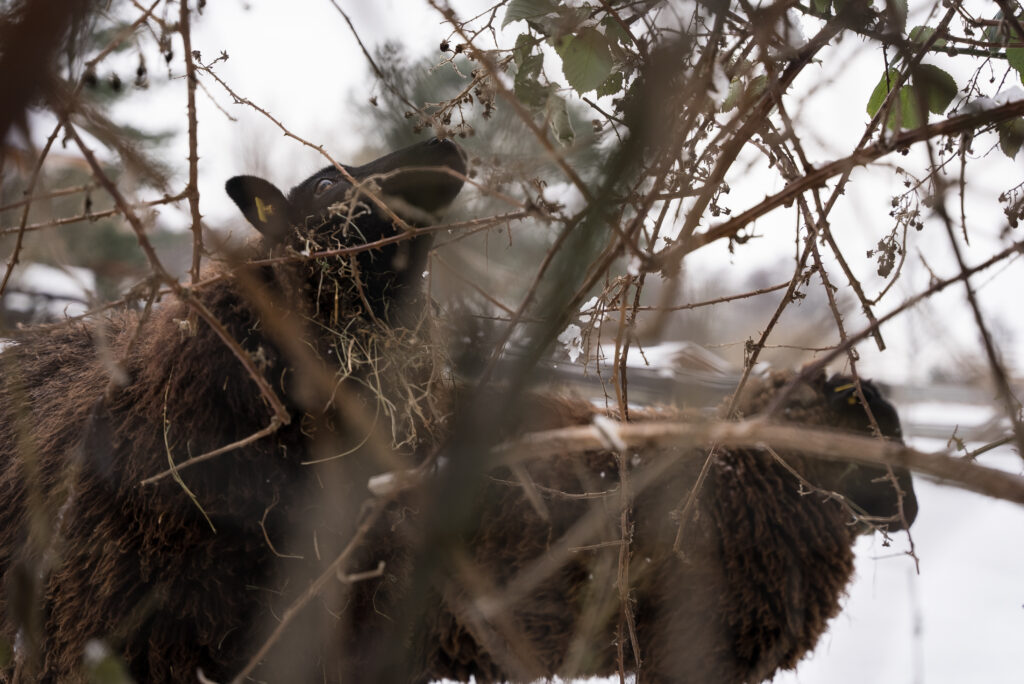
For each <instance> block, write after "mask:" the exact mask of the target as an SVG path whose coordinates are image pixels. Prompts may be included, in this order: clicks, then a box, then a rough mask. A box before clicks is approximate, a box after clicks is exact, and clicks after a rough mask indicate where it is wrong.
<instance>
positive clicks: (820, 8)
mask: <svg viewBox="0 0 1024 684" xmlns="http://www.w3.org/2000/svg"><path fill="white" fill-rule="evenodd" d="M811 5H812V6H813V7H814V11H815V12H817V13H818V14H828V8H829V7H830V6H831V5H832V0H812V2H811Z"/></svg>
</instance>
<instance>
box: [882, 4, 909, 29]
mask: <svg viewBox="0 0 1024 684" xmlns="http://www.w3.org/2000/svg"><path fill="white" fill-rule="evenodd" d="M907 9H908V8H907V0H887V2H886V3H885V14H886V17H887V18H888V19H889V21H890V22H891V24H892V27H893V28H894V29H897V30H898V31H899V33H900V34H901V35H902V34H903V33H904V32H905V31H906V30H907Z"/></svg>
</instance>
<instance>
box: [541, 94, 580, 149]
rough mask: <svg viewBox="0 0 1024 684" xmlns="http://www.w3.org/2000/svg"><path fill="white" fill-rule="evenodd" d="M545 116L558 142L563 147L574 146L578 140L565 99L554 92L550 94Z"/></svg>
mask: <svg viewBox="0 0 1024 684" xmlns="http://www.w3.org/2000/svg"><path fill="white" fill-rule="evenodd" d="M545 114H546V116H547V119H548V125H549V126H550V127H551V132H552V133H554V134H555V138H556V139H557V140H558V142H559V143H561V144H562V145H563V146H568V145H571V144H573V142H574V141H575V140H576V132H575V131H574V130H573V129H572V121H571V120H570V119H569V108H568V106H567V105H566V102H565V98H564V97H562V96H561V95H559V94H558V93H556V92H554V91H552V92H551V93H549V95H548V101H547V105H546V107H545Z"/></svg>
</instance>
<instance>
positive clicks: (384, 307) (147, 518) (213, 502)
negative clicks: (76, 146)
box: [0, 140, 466, 682]
mask: <svg viewBox="0 0 1024 684" xmlns="http://www.w3.org/2000/svg"><path fill="white" fill-rule="evenodd" d="M465 170H466V165H465V158H464V156H463V153H462V151H461V150H460V149H459V147H458V146H457V145H455V144H454V143H453V142H451V141H440V140H432V141H430V142H426V143H422V144H418V145H414V146H412V147H409V148H406V149H403V150H400V151H398V152H394V153H392V154H389V155H387V156H385V157H382V158H381V159H378V160H377V161H375V162H372V163H370V164H367V165H365V166H359V167H347V171H348V173H349V175H350V176H351V177H353V178H354V179H355V180H356V181H357V182H361V183H363V182H373V183H375V184H376V186H377V190H376V194H377V195H378V197H379V198H380V199H381V200H383V203H384V206H386V207H387V208H388V210H389V211H393V212H394V213H395V214H397V215H398V216H401V217H404V218H405V219H406V220H407V221H408V222H409V224H411V225H413V226H422V225H426V224H427V223H428V222H429V221H431V220H432V218H433V216H434V213H435V212H436V211H437V210H439V209H441V208H443V207H444V206H445V205H447V204H448V203H450V202H451V201H452V200H453V199H454V197H455V196H456V195H457V193H458V192H459V190H460V188H461V186H462V179H461V178H462V174H463V173H464V172H465ZM227 190H228V194H229V195H230V196H231V197H232V199H234V200H235V202H236V203H237V204H238V205H239V207H240V208H241V209H242V211H243V213H244V214H245V215H246V217H247V218H248V219H249V220H250V221H251V222H252V223H253V225H254V226H256V227H257V228H258V229H259V230H260V231H261V232H262V233H263V235H264V241H263V247H264V249H263V250H262V251H261V253H260V255H259V256H269V255H276V256H279V257H282V258H280V259H276V260H268V262H269V263H264V264H262V265H260V264H259V263H258V262H256V263H254V264H251V265H250V264H242V265H238V266H236V267H234V268H232V269H230V270H225V271H223V272H222V273H221V277H220V279H219V280H216V281H215V282H213V283H212V284H210V285H209V286H207V287H203V288H198V289H196V290H195V291H194V292H193V293H192V295H191V297H193V298H194V299H195V300H197V301H198V302H199V304H200V305H202V306H204V307H206V309H208V310H209V311H210V312H212V313H213V314H214V315H215V317H216V318H217V319H218V320H219V321H220V322H221V323H222V324H223V326H224V328H225V329H226V330H227V332H228V333H229V334H230V336H231V337H232V338H233V339H234V340H237V342H238V344H239V345H240V346H241V348H242V349H244V350H245V351H246V352H248V353H249V356H250V358H251V359H252V365H253V366H254V367H255V368H256V369H257V370H258V371H259V374H260V375H261V378H262V380H263V382H264V383H266V385H267V386H269V387H270V388H271V389H272V390H273V391H274V393H275V394H276V395H277V396H279V397H280V398H281V399H280V401H281V402H282V406H283V407H284V409H285V411H286V412H287V424H284V425H281V426H280V427H279V428H278V429H277V430H276V431H275V432H273V433H272V434H270V435H268V436H265V437H263V438H262V439H258V440H255V441H252V442H250V443H247V444H244V445H243V446H241V447H240V448H236V449H234V450H231V451H228V452H226V453H223V454H220V455H218V456H216V457H214V458H211V459H210V460H208V461H206V462H203V463H200V464H197V465H195V466H193V467H190V468H186V469H184V470H181V471H180V473H178V474H177V476H176V477H173V478H172V477H165V478H163V479H160V480H159V481H157V482H155V483H152V484H140V483H141V482H142V481H143V480H146V479H147V478H151V477H153V476H155V475H158V474H159V473H161V472H162V471H165V470H167V469H168V467H169V464H170V462H172V461H173V462H175V463H181V462H182V461H185V460H186V459H188V458H189V457H192V456H197V455H199V454H203V453H207V452H211V451H214V450H216V449H219V448H221V447H224V446H225V445H229V444H232V443H234V442H237V441H239V440H244V439H245V438H247V437H249V436H250V435H253V434H254V433H257V432H259V431H260V430H263V429H264V428H266V427H267V426H268V425H271V424H272V421H273V420H275V419H278V420H280V417H279V416H277V417H275V412H274V410H273V409H272V407H271V406H269V405H268V401H267V397H266V393H265V392H264V393H261V391H260V388H259V387H258V386H257V383H256V382H254V380H253V378H252V377H251V375H250V373H248V372H247V371H246V370H245V368H243V366H242V364H241V363H240V362H239V360H238V358H237V357H236V354H235V353H233V352H232V350H231V349H229V347H228V346H226V345H225V343H224V341H223V340H222V339H221V337H219V336H218V335H217V333H216V331H215V330H214V329H213V328H212V327H211V326H209V325H207V324H206V323H205V322H203V319H199V321H198V323H197V324H190V323H189V319H190V315H189V314H190V304H189V303H188V302H185V301H180V300H178V299H173V300H172V301H169V302H165V303H163V304H162V305H160V306H159V307H157V309H156V310H155V311H154V313H153V315H152V316H151V317H150V318H149V320H146V321H145V322H144V324H143V325H142V327H141V329H139V331H138V334H137V337H136V328H137V326H138V324H139V318H138V316H137V315H135V314H134V313H122V314H117V315H114V316H111V317H109V318H107V319H105V320H102V321H98V322H96V323H92V324H85V325H82V324H72V325H67V326H64V327H61V328H58V329H56V330H54V331H52V332H37V333H28V334H25V335H23V336H22V337H20V338H19V339H18V343H17V344H15V345H14V346H13V347H11V348H9V349H7V350H5V351H4V352H3V354H2V356H0V367H2V369H3V370H2V373H0V375H2V378H3V380H2V382H0V502H2V503H0V575H2V576H3V579H4V587H5V591H4V592H3V594H2V598H0V619H2V622H0V635H2V638H4V639H5V640H8V641H9V642H10V643H14V644H16V659H15V664H14V665H13V667H14V670H13V671H10V672H8V673H6V675H3V676H0V678H4V677H6V678H13V679H17V680H19V681H26V682H31V681H36V680H38V681H51V682H56V681H60V682H65V681H75V680H78V679H82V678H83V677H84V676H85V670H84V668H83V658H84V655H85V651H86V646H87V644H88V643H89V642H90V641H91V640H98V639H102V640H105V642H106V643H107V644H108V645H109V647H110V648H111V649H112V650H113V652H114V653H115V654H117V655H119V656H120V657H121V658H123V660H124V662H125V663H126V664H127V666H128V669H129V671H130V673H131V675H132V676H133V677H134V678H135V679H136V680H138V681H140V682H162V681H166V682H171V681H195V677H196V673H197V671H198V670H200V669H201V670H202V671H203V672H204V673H205V674H206V675H207V676H208V677H211V678H213V679H214V680H222V679H227V678H229V677H230V676H232V675H233V674H234V673H236V672H237V671H238V670H240V669H241V668H242V667H243V666H244V664H245V663H246V661H247V659H248V658H249V657H250V655H251V654H252V652H253V651H254V649H255V647H256V646H257V645H258V644H259V642H260V641H261V639H262V638H263V637H264V635H265V634H266V632H267V630H269V629H270V628H272V626H273V620H274V618H273V615H274V611H275V610H278V611H279V610H281V608H282V607H283V606H287V605H288V602H289V600H290V599H289V597H290V596H292V595H293V594H294V593H295V592H297V591H300V589H299V588H298V587H299V586H300V585H301V579H299V578H301V577H302V576H303V572H305V573H307V574H308V573H309V572H314V571H315V570H316V567H317V565H318V564H317V563H315V562H308V563H306V565H309V566H310V569H308V570H303V571H299V572H298V573H296V571H295V570H294V569H293V566H296V565H303V564H302V563H299V562H298V561H296V560H293V559H289V558H283V557H282V556H303V557H304V558H305V559H307V560H310V559H315V558H317V557H318V554H321V553H322V554H324V556H322V557H325V558H326V557H327V556H328V555H329V554H330V553H332V552H333V550H334V549H335V548H336V547H337V545H338V544H341V543H344V540H345V535H346V533H347V532H348V529H347V526H346V523H345V522H336V521H338V520H341V521H344V520H346V519H353V520H354V519H355V518H356V513H357V512H358V505H359V501H360V500H361V499H362V498H363V492H364V491H365V489H364V485H365V481H366V478H367V477H368V476H369V475H370V474H372V473H374V472H378V471H380V470H382V469H386V468H389V467H394V466H395V465H396V462H395V461H394V460H390V461H387V462H384V463H378V462H377V459H378V456H379V455H380V454H385V455H386V456H387V458H391V454H392V452H393V450H391V449H390V447H391V446H392V445H393V444H395V443H413V442H415V441H417V440H422V439H423V438H424V435H426V434H427V433H428V432H429V430H430V429H431V426H430V425H429V424H427V423H428V419H429V417H430V416H429V412H423V411H420V412H419V413H417V411H416V410H414V409H412V408H408V409H407V408H405V405H404V403H403V402H405V399H406V397H407V395H410V394H416V395H417V396H420V395H422V396H428V397H429V396H430V395H432V394H436V392H435V391H434V390H433V389H432V387H433V384H435V383H436V382H437V375H436V373H434V371H433V367H432V366H431V362H432V359H431V358H430V356H429V354H428V353H425V352H424V351H423V350H424V349H425V348H427V347H428V345H425V344H424V341H423V339H422V338H423V337H424V336H425V335H427V334H428V332H429V331H426V330H424V329H422V328H421V327H419V326H418V323H419V317H418V316H417V314H418V313H419V312H418V311H417V306H416V304H417V302H414V301H413V298H412V297H407V296H405V295H406V294H407V293H411V292H412V291H413V290H414V289H415V288H413V287H410V283H413V282H415V281H418V280H419V279H420V274H421V272H422V270H423V265H424V260H425V259H426V255H427V250H428V249H429V246H430V236H429V234H417V235H415V236H413V237H412V238H411V239H408V237H407V236H402V235H400V233H401V231H400V230H399V229H398V228H397V227H396V224H395V223H394V222H393V221H392V219H391V218H389V217H388V216H387V214H386V212H385V210H384V209H382V207H381V206H378V205H377V204H376V203H375V202H373V201H372V200H371V199H369V198H368V197H367V196H366V195H365V194H364V193H361V192H360V191H359V189H357V188H353V187H352V185H351V184H350V183H349V182H348V181H347V180H346V178H345V177H344V175H343V174H341V173H340V172H339V171H337V170H336V169H334V168H333V167H328V168H327V169H324V170H322V171H320V172H318V173H316V174H314V175H313V176H312V177H310V178H309V179H308V180H306V181H304V182H303V183H300V184H299V185H298V186H297V187H296V188H294V189H293V190H292V192H291V193H290V195H289V196H288V197H287V198H286V197H285V196H284V195H283V194H282V193H281V192H280V191H279V190H277V188H275V187H274V186H273V185H272V184H270V183H269V182H267V181H264V180H262V179H259V178H254V177H249V176H243V177H237V178H233V179H231V180H230V181H228V184H227ZM392 237H394V238H396V241H395V242H393V243H390V244H387V245H385V246H383V247H382V248H380V249H378V250H373V251H367V252H363V253H360V254H359V255H358V256H357V257H356V258H352V257H350V256H345V255H342V256H334V257H327V258H319V259H311V260H310V259H307V260H302V259H298V258H289V255H292V256H293V257H294V256H295V251H296V250H303V251H305V250H310V251H314V252H315V251H321V250H333V249H342V248H346V247H351V246H358V245H360V244H363V243H365V242H373V241H376V240H380V239H385V238H392ZM403 237H404V238H406V239H397V238H403ZM359 272H362V273H365V274H368V275H367V277H365V278H364V279H361V280H360V279H358V278H356V277H355V274H356V273H359ZM207 275H210V274H207ZM396 307H397V309H396ZM421 308H422V307H421ZM400 319H401V322H399V320H400ZM192 326H194V327H192ZM133 338H134V341H133ZM383 347H386V350H384V349H382V348H383ZM105 359H116V360H118V361H119V367H118V368H117V369H116V370H115V369H112V368H111V367H110V366H109V364H108V363H105V361H104V360H105ZM112 370H113V371H114V372H113V373H112V372H111V371H112ZM346 375H347V377H349V382H345V383H343V382H341V378H342V377H346ZM111 378H115V379H116V381H112V380H111ZM108 388H109V389H108ZM389 393H393V394H389ZM389 397H390V398H389ZM421 414H422V415H421ZM367 416H369V417H367ZM375 416H376V417H377V420H373V418H374V417H375ZM282 422H283V421H282ZM353 450H355V456H354V457H353V458H338V459H336V460H333V461H328V462H326V463H323V464H321V465H304V464H308V463H310V462H314V461H318V460H322V459H330V458H331V457H334V456H338V455H340V454H344V453H347V452H349V451H353ZM395 458H397V457H395ZM335 485H336V487H335V488H334V489H331V490H330V491H331V496H330V497H324V496H320V494H319V493H320V492H321V491H323V490H325V488H328V486H331V487H334V486H335ZM320 503H323V504H324V506H333V507H334V508H333V510H332V511H331V512H330V513H331V514H328V513H325V512H322V511H321V512H322V513H323V514H322V515H319V516H316V515H314V512H315V509H316V507H317V506H318V505H319V504H320ZM314 520H315V521H316V522H313V521H314ZM275 544H276V545H277V546H274V545H275ZM277 547H281V548H277ZM314 547H315V548H314ZM325 562H326V561H325ZM296 644H298V645H299V646H301V645H302V644H301V640H296ZM292 646H293V647H295V646H296V645H295V644H293V645H292ZM93 650H95V649H93ZM310 650H311V653H312V654H313V655H312V656H311V658H314V659H315V658H318V657H319V656H318V655H317V650H316V649H315V648H311V649H310ZM273 674H274V673H270V674H269V675H268V676H273ZM277 674H278V676H280V673H277ZM280 680H281V681H283V679H280Z"/></svg>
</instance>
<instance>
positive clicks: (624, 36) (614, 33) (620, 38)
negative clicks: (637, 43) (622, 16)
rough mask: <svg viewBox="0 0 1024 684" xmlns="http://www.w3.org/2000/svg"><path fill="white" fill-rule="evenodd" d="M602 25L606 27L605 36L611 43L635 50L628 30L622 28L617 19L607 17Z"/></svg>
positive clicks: (602, 21)
mask: <svg viewBox="0 0 1024 684" xmlns="http://www.w3.org/2000/svg"><path fill="white" fill-rule="evenodd" d="M600 25H601V26H602V27H604V35H606V36H608V40H609V41H610V42H613V43H618V44H619V45H622V46H624V47H628V48H630V49H633V39H632V38H630V37H629V34H628V33H627V32H626V29H624V28H622V24H620V23H619V22H617V21H615V17H605V18H604V19H602V20H601V24H600Z"/></svg>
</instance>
